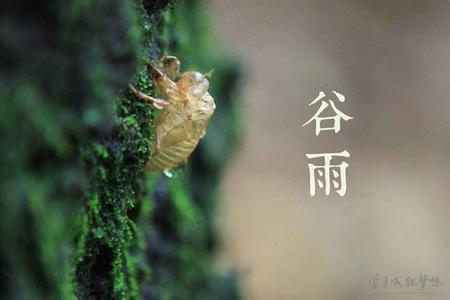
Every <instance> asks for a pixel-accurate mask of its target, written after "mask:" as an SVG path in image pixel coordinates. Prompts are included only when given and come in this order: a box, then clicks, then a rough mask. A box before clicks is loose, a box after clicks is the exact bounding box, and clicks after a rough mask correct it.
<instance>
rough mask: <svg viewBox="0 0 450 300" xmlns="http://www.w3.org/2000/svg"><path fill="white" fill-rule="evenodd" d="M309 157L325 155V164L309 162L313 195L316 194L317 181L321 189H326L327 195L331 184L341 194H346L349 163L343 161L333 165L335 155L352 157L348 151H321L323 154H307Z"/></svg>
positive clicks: (310, 189) (310, 186)
mask: <svg viewBox="0 0 450 300" xmlns="http://www.w3.org/2000/svg"><path fill="white" fill-rule="evenodd" d="M306 157H308V158H319V157H323V159H324V164H323V165H314V164H311V163H310V164H308V168H309V191H310V194H311V196H314V195H315V194H316V183H317V185H318V186H319V188H321V189H325V195H327V196H328V195H329V194H330V190H331V184H333V187H334V188H335V190H336V193H338V194H339V195H340V196H344V195H345V193H346V191H347V178H346V176H347V175H346V170H347V167H348V166H349V164H348V163H347V162H345V161H344V162H342V163H341V164H338V165H332V164H330V163H331V160H332V159H333V157H350V153H348V151H342V152H339V153H321V154H306Z"/></svg>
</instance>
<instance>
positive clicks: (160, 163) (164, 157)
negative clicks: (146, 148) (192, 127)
mask: <svg viewBox="0 0 450 300" xmlns="http://www.w3.org/2000/svg"><path fill="white" fill-rule="evenodd" d="M198 141H199V140H198V139H188V140H184V141H181V142H179V143H177V144H175V145H172V146H168V147H165V148H162V149H160V151H159V152H157V153H155V154H154V155H153V156H152V158H151V159H150V161H149V162H148V164H147V170H150V171H156V170H169V169H172V168H173V167H175V166H176V165H178V164H179V163H181V162H183V161H185V160H186V159H187V158H188V157H189V155H191V153H192V152H193V151H194V149H195V147H197V144H198Z"/></svg>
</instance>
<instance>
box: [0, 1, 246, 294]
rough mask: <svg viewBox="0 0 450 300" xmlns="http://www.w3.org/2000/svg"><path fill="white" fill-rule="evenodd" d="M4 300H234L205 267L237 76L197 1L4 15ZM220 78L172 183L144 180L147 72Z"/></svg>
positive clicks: (59, 7) (0, 38)
mask: <svg viewBox="0 0 450 300" xmlns="http://www.w3.org/2000/svg"><path fill="white" fill-rule="evenodd" d="M0 5H1V10H0V17H1V18H0V22H1V23H0V25H1V26H0V30H1V32H0V55H1V56H0V63H1V74H0V75H1V77H0V100H1V104H2V106H1V110H0V136H1V141H2V142H1V147H0V162H1V170H0V178H1V182H0V188H1V191H2V199H1V201H0V206H1V207H0V209H1V210H0V215H1V217H0V230H1V232H0V233H1V235H0V270H1V272H0V298H1V299H3V298H5V299H49V298H50V299H67V298H69V299H70V298H74V297H78V298H80V299H87V298H90V299H135V298H144V299H236V298H237V297H238V293H237V289H236V282H235V277H233V276H225V277H222V276H220V275H218V274H217V273H216V272H215V270H214V269H213V268H212V266H211V253H212V251H213V250H214V247H215V244H216V238H215V236H216V234H215V230H214V222H213V215H214V203H215V201H216V199H217V196H218V193H217V183H218V178H219V174H220V170H221V169H222V168H223V165H224V163H225V162H226V160H227V158H228V156H229V154H230V152H231V150H232V149H231V145H232V144H233V143H232V142H233V141H234V138H235V133H236V128H237V122H236V113H235V111H234V110H235V106H234V104H233V101H232V99H233V95H232V91H233V90H234V87H235V79H236V78H237V73H236V67H235V65H234V64H233V63H231V62H230V61H229V60H227V59H226V58H224V57H223V55H221V54H220V51H218V48H217V47H214V45H213V44H211V43H210V40H209V38H208V35H207V31H208V26H207V23H206V22H205V16H204V7H203V3H202V2H201V1H194V0H191V1H181V0H180V1H172V3H167V1H145V0H142V2H141V1H119V0H116V1H111V0H109V1H106V0H97V1H89V0H88V1H81V0H70V1H64V2H61V3H55V2H53V1H40V2H39V3H31V2H29V1H4V2H3V3H2V4H0ZM161 54H172V55H177V56H178V57H179V58H180V60H181V62H182V63H183V66H182V67H183V68H192V69H198V70H200V71H206V70H208V69H211V68H215V69H216V72H215V77H214V79H213V80H212V82H211V85H212V87H213V91H212V94H213V96H214V97H215V98H216V100H217V106H218V109H217V111H216V114H215V116H214V117H213V119H212V121H211V124H210V126H209V132H208V134H207V137H206V138H205V139H204V140H203V141H202V143H201V144H200V146H199V149H197V150H196V152H195V154H194V155H193V157H192V159H191V160H190V163H189V164H188V165H187V166H186V167H185V170H183V171H180V172H179V175H178V176H176V178H172V179H168V178H166V177H165V176H163V175H162V174H158V173H155V174H147V173H145V172H144V171H143V167H144V165H145V163H146V162H147V160H148V158H149V155H150V149H151V145H152V142H153V140H152V136H153V135H152V133H153V130H154V125H153V117H154V114H155V111H154V110H153V109H152V108H151V107H150V106H148V105H146V104H144V103H142V102H140V101H139V100H137V99H135V98H134V97H133V96H131V95H130V94H129V93H128V91H127V89H126V84H127V83H128V81H130V80H131V81H133V82H134V83H135V84H136V85H137V86H138V87H139V89H140V90H143V91H145V92H146V93H149V94H153V93H155V91H154V90H153V84H152V81H151V80H150V78H149V75H148V74H147V72H146V70H145V68H144V67H143V61H144V60H147V59H149V58H150V59H155V58H157V57H159V56H160V55H161Z"/></svg>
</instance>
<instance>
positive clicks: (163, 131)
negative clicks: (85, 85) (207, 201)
mask: <svg viewBox="0 0 450 300" xmlns="http://www.w3.org/2000/svg"><path fill="white" fill-rule="evenodd" d="M147 67H148V69H149V71H150V74H151V75H152V77H153V80H154V82H155V84H156V86H157V88H158V89H159V91H160V92H161V94H162V96H163V98H164V99H157V98H154V97H152V96H149V95H145V94H143V93H142V92H140V91H138V90H136V89H135V88H134V87H133V86H132V85H131V84H130V85H129V87H130V89H131V91H132V92H133V93H134V94H135V95H136V96H137V97H138V98H140V99H142V100H145V101H147V102H150V103H151V104H153V105H154V106H155V107H156V108H158V109H163V110H164V113H163V114H162V115H161V116H160V117H158V118H157V119H156V120H155V124H156V128H155V143H154V146H153V149H152V152H151V153H152V154H151V158H150V160H149V162H148V163H147V166H146V168H147V169H148V170H169V169H171V168H173V167H175V166H176V165H178V164H179V163H181V162H184V161H186V160H187V158H188V157H189V155H191V153H192V152H193V151H194V149H195V148H196V147H197V145H198V143H199V141H200V140H201V139H202V138H203V137H204V136H205V134H206V127H207V125H208V121H209V119H210V118H211V116H212V115H213V113H214V110H215V108H216V106H215V104H214V99H213V98H212V97H211V95H210V94H209V93H208V88H209V81H208V78H209V76H210V75H211V73H212V71H211V72H208V73H206V74H201V73H199V72H196V71H189V72H185V73H180V72H179V69H180V62H179V60H178V59H177V58H176V57H174V56H165V57H162V58H161V59H160V61H159V63H158V64H148V66H147Z"/></svg>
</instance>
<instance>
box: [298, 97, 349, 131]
mask: <svg viewBox="0 0 450 300" xmlns="http://www.w3.org/2000/svg"><path fill="white" fill-rule="evenodd" d="M333 93H334V94H335V95H336V97H337V99H338V100H339V101H340V102H344V101H345V96H344V95H342V94H340V93H338V92H336V91H333ZM325 96H326V95H325V93H324V92H323V91H320V93H319V95H318V96H317V98H316V99H314V100H313V101H312V102H311V103H310V104H309V106H311V105H313V104H315V103H317V102H318V101H320V100H322V99H323V98H324V97H325ZM330 106H331V109H332V110H333V112H334V115H332V116H321V114H322V113H323V112H324V111H325V110H327V108H328V107H330ZM351 119H353V117H350V116H348V115H346V114H344V113H343V112H341V111H340V110H339V109H337V108H336V105H335V104H334V102H333V100H330V99H328V102H326V101H324V100H322V102H321V104H320V107H319V110H318V111H317V112H316V114H315V115H314V116H313V117H312V118H311V119H309V120H308V121H307V122H306V123H305V124H303V125H302V127H304V126H306V125H308V124H309V123H311V122H312V121H313V120H314V121H315V124H316V135H319V133H320V132H321V131H326V130H333V131H334V133H338V132H339V131H340V130H341V120H344V121H348V120H351ZM328 120H331V121H332V122H333V126H331V127H322V122H323V121H328Z"/></svg>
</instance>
